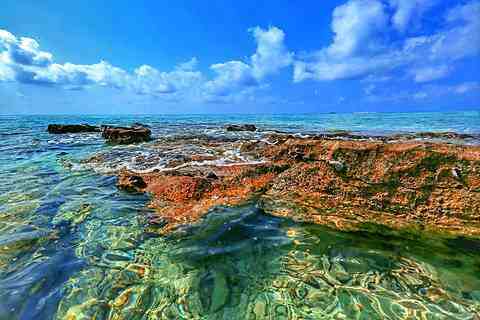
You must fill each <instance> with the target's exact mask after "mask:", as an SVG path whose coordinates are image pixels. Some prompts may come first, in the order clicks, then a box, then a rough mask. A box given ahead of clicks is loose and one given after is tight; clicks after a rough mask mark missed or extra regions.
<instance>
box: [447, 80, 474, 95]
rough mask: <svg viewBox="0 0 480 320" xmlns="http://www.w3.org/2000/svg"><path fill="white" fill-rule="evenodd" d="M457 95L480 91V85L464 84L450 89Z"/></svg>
mask: <svg viewBox="0 0 480 320" xmlns="http://www.w3.org/2000/svg"><path fill="white" fill-rule="evenodd" d="M450 90H451V91H453V92H454V93H456V94H466V93H468V92H471V91H480V83H478V82H464V83H461V84H459V85H456V86H453V87H451V88H450Z"/></svg>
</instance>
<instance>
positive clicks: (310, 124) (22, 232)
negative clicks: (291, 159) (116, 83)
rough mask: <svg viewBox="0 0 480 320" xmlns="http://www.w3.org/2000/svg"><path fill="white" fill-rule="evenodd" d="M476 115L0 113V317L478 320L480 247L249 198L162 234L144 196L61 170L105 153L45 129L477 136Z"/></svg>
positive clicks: (82, 171) (90, 141) (94, 144)
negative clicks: (319, 218) (320, 219)
mask: <svg viewBox="0 0 480 320" xmlns="http://www.w3.org/2000/svg"><path fill="white" fill-rule="evenodd" d="M422 115H423V117H422ZM478 115H479V113H478V112H471V113H461V114H447V115H446V114H443V115H442V114H417V115H411V116H410V119H408V116H407V115H405V114H357V115H355V114H351V115H343V114H342V115H333V114H332V115H330V114H328V115H316V116H312V115H303V116H275V117H270V116H228V117H224V116H168V117H167V116H141V117H126V116H124V117H57V116H56V117H34V116H29V117H0V137H1V139H2V142H1V144H0V319H1V320H3V319H92V318H95V319H157V318H160V319H161V318H164V319H177V318H184V319H282V318H284V319H288V318H290V319H477V318H478V313H479V312H480V276H479V274H480V245H479V244H478V243H476V242H468V241H461V240H458V241H439V240H438V239H431V240H422V241H407V240H400V239H392V238H382V237H380V236H373V235H367V234H346V233H340V232H335V231H332V230H328V229H324V228H321V227H317V226H309V225H300V224H294V223H292V222H289V221H286V220H281V219H277V218H272V217H268V216H265V215H264V214H263V213H262V212H260V211H259V210H257V209H256V207H255V203H251V204H246V205H245V206H241V207H236V208H217V209H215V210H213V211H212V212H211V213H210V214H209V215H208V216H207V217H206V218H205V219H204V220H203V221H202V222H200V223H199V224H197V225H195V226H192V227H190V228H185V229H182V230H179V231H178V232H176V233H174V234H173V235H171V236H169V237H166V238H165V237H159V236H158V235H157V234H156V232H155V227H154V226H149V225H148V224H147V223H146V221H147V217H148V215H149V214H151V212H150V211H149V210H148V209H146V203H148V196H145V195H138V194H128V193H124V192H120V191H118V190H117V189H116V187H115V178H114V177H112V176H109V175H101V174H99V173H96V172H95V170H91V169H90V168H85V167H82V166H78V167H76V166H73V167H72V166H70V165H66V164H69V163H74V164H75V163H79V161H80V160H81V159H84V158H87V157H89V156H91V155H93V154H95V153H97V152H102V151H105V150H107V149H110V148H112V147H110V146H106V145H105V144H104V143H103V141H102V139H100V138H99V137H98V135H96V134H86V135H60V136H52V135H49V134H47V133H46V132H45V128H46V126H47V124H48V123H52V122H59V123H79V122H88V123H97V124H100V123H110V124H129V123H131V122H134V121H139V122H143V123H147V124H150V125H152V129H153V132H154V135H155V136H156V137H163V136H167V135H178V134H194V135H198V134H209V135H214V136H215V135H227V133H225V132H223V130H219V127H221V125H222V124H223V123H233V122H239V123H242V122H249V123H257V124H258V125H259V127H261V128H263V129H276V130H284V131H292V132H301V133H305V132H311V131H323V130H328V129H343V130H354V131H367V132H384V131H388V132H394V131H457V132H467V133H477V132H480V131H479V127H480V123H479V122H480V121H479V118H478ZM395 118H396V119H395ZM400 118H403V120H401V119H400ZM367 119H371V120H367ZM347 120H348V121H347ZM228 135H232V136H235V135H238V134H228ZM240 135H242V134H240ZM247 135H260V134H259V133H256V134H247ZM144 147H148V144H147V145H143V146H141V147H132V150H136V149H135V148H144ZM127 148H128V147H127ZM475 317H477V318H475Z"/></svg>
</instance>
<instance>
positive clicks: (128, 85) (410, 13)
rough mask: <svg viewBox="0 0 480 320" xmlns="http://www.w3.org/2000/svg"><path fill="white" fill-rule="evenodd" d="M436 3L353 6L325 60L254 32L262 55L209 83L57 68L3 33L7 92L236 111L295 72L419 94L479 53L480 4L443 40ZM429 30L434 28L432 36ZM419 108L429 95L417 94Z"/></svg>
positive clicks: (174, 74)
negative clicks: (123, 93)
mask: <svg viewBox="0 0 480 320" xmlns="http://www.w3.org/2000/svg"><path fill="white" fill-rule="evenodd" d="M438 4H439V1H438V0H384V1H381V0H349V1H347V2H345V3H344V4H342V5H339V6H337V7H336V8H335V9H334V10H333V12H332V20H331V25H330V28H331V31H332V34H333V37H332V39H331V42H330V43H327V44H326V45H325V46H323V47H319V49H318V50H315V51H310V52H302V53H294V52H292V51H290V50H289V49H288V47H287V45H286V41H285V40H286V34H285V32H284V31H283V30H281V29H280V28H278V27H275V26H270V27H268V28H265V29H263V28H261V27H258V26H257V27H254V28H251V29H249V30H248V32H249V33H250V34H251V35H252V38H253V40H254V41H255V44H256V50H255V52H254V53H252V54H251V55H250V56H248V57H246V58H244V59H238V60H230V61H224V62H218V63H215V64H212V65H211V66H209V69H210V71H211V74H212V75H211V76H210V77H207V75H206V74H204V73H202V72H201V71H200V70H199V69H198V60H197V58H195V57H193V58H192V59H191V60H189V61H186V62H183V63H180V64H178V65H176V66H173V67H172V68H171V70H167V71H162V70H158V69H156V68H155V67H153V66H151V65H148V64H144V65H140V66H139V67H137V68H135V69H134V70H131V71H129V70H125V69H122V68H120V67H118V66H113V65H112V64H110V63H109V62H108V61H103V60H102V61H100V62H98V63H96V64H89V65H85V64H74V63H70V62H66V63H59V62H56V61H55V59H54V55H53V54H52V53H50V52H46V51H42V50H41V48H40V44H39V43H38V42H37V41H36V40H35V39H31V38H27V37H17V36H15V35H13V34H12V33H10V32H8V31H7V30H0V82H18V83H23V84H30V85H39V86H46V87H61V88H65V89H75V90H80V89H85V88H89V87H91V86H102V87H110V88H116V89H120V90H128V91H131V92H133V93H135V94H138V95H148V96H154V97H168V98H169V99H189V100H193V101H203V102H223V103H228V102H232V101H238V100H239V99H249V98H250V99H251V98H252V97H253V95H254V94H255V93H256V92H258V91H261V90H262V89H264V88H268V86H269V81H270V79H271V78H272V77H274V76H275V75H276V74H278V73H279V72H280V71H281V70H284V69H288V70H292V71H293V72H292V80H293V83H300V82H304V81H320V82H326V81H341V80H345V79H359V80H362V81H361V83H367V84H368V85H367V86H366V87H365V88H364V93H365V95H366V96H368V97H372V96H373V94H374V93H375V92H376V90H377V85H373V84H372V83H380V82H384V80H382V79H386V80H390V79H392V74H395V76H396V77H397V78H398V77H400V78H403V79H405V80H407V81H410V82H413V83H416V84H418V85H420V84H427V83H430V82H435V81H438V80H441V79H444V78H447V77H448V76H449V75H451V74H452V73H454V72H455V64H456V62H457V61H460V60H462V59H465V58H469V57H474V56H477V55H478V54H479V53H480V2H479V1H478V0H474V1H470V2H466V3H462V4H460V5H457V6H455V7H451V8H449V9H447V10H446V12H445V14H444V16H443V21H442V22H441V23H440V24H439V26H437V27H436V28H435V29H436V31H433V32H432V31H430V33H422V32H421V30H422V28H421V26H422V23H423V18H424V17H425V16H426V15H427V14H428V12H429V10H432V8H434V7H435V6H436V5H438ZM430 29H431V28H430ZM472 90H478V85H477V83H475V84H472V83H466V84H465V85H458V86H457V87H454V86H452V87H449V89H448V90H447V91H448V92H452V93H458V94H460V93H462V91H463V92H470V91H472ZM417 96H418V98H420V99H423V98H426V97H427V95H425V94H422V93H421V92H420V93H418V95H417Z"/></svg>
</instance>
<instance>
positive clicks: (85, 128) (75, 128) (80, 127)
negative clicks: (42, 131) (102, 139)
mask: <svg viewBox="0 0 480 320" xmlns="http://www.w3.org/2000/svg"><path fill="white" fill-rule="evenodd" d="M47 131H48V132H49V133H54V134H61V133H81V132H100V128H99V127H95V126H91V125H88V124H49V125H48V128H47Z"/></svg>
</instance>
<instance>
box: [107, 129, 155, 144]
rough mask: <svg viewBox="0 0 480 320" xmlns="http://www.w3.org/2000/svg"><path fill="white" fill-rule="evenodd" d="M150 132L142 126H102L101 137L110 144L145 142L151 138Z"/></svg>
mask: <svg viewBox="0 0 480 320" xmlns="http://www.w3.org/2000/svg"><path fill="white" fill-rule="evenodd" d="M151 135H152V132H151V130H150V129H148V128H147V127H144V126H140V125H137V126H132V127H112V126H103V127H102V137H103V138H105V139H106V140H107V142H108V143H112V144H131V143H140V142H147V141H150V139H151Z"/></svg>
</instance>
